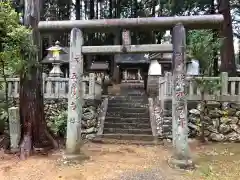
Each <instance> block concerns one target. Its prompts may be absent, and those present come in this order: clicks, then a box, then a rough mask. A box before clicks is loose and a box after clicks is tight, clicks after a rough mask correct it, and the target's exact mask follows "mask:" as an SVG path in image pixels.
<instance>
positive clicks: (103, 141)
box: [91, 134, 164, 146]
mask: <svg viewBox="0 0 240 180" xmlns="http://www.w3.org/2000/svg"><path fill="white" fill-rule="evenodd" d="M117 138H118V137H117ZM117 138H116V139H115V138H109V136H108V134H106V135H102V136H98V137H95V138H94V139H92V140H91V142H93V143H99V144H100V143H101V144H124V145H141V146H154V145H164V143H163V141H161V140H159V139H158V138H154V137H152V138H150V139H149V140H148V139H147V140H145V139H143V140H141V139H140V140H134V139H133V140H129V139H124V138H125V137H121V138H123V139H117Z"/></svg>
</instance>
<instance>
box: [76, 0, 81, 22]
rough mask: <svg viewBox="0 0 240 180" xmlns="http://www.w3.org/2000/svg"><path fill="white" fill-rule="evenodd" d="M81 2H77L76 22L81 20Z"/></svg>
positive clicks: (79, 0)
mask: <svg viewBox="0 0 240 180" xmlns="http://www.w3.org/2000/svg"><path fill="white" fill-rule="evenodd" d="M80 2H81V0H76V5H75V10H76V20H80V18H81V5H80Z"/></svg>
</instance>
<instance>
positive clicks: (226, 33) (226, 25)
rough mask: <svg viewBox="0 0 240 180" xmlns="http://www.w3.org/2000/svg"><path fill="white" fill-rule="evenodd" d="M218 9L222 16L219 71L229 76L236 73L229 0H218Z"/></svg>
mask: <svg viewBox="0 0 240 180" xmlns="http://www.w3.org/2000/svg"><path fill="white" fill-rule="evenodd" d="M218 10H219V12H220V13H221V14H223V16H224V22H223V25H222V32H221V33H222V36H223V38H224V40H223V46H222V49H221V50H222V52H221V67H220V71H221V72H228V73H229V75H230V76H235V75H236V63H235V56H234V47H233V30H232V17H231V13H230V2H229V0H218Z"/></svg>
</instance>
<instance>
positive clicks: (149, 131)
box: [103, 127, 152, 135]
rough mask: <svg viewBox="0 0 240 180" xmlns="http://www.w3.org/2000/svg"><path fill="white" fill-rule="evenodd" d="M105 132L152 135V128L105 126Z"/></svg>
mask: <svg viewBox="0 0 240 180" xmlns="http://www.w3.org/2000/svg"><path fill="white" fill-rule="evenodd" d="M103 132H104V133H103V134H114V133H116V134H147V135H152V129H151V128H149V129H137V128H134V129H129V128H105V127H104V129H103Z"/></svg>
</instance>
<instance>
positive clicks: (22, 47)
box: [0, 1, 36, 75]
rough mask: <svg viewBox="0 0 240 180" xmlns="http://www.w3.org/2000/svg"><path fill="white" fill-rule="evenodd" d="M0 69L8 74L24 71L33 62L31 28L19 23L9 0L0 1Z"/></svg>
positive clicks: (33, 51)
mask: <svg viewBox="0 0 240 180" xmlns="http://www.w3.org/2000/svg"><path fill="white" fill-rule="evenodd" d="M0 17H1V18H0V63H1V66H0V71H1V74H3V72H4V73H6V74H8V75H12V74H17V75H19V74H20V73H25V72H28V69H29V68H31V65H32V64H33V63H34V62H33V58H31V57H32V56H33V55H34V53H36V47H35V46H34V45H33V42H32V39H31V30H30V29H28V28H26V27H25V26H23V25H21V24H20V23H19V14H18V13H17V12H15V10H14V9H13V8H12V7H11V3H10V1H7V2H0Z"/></svg>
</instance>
